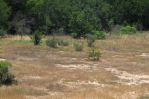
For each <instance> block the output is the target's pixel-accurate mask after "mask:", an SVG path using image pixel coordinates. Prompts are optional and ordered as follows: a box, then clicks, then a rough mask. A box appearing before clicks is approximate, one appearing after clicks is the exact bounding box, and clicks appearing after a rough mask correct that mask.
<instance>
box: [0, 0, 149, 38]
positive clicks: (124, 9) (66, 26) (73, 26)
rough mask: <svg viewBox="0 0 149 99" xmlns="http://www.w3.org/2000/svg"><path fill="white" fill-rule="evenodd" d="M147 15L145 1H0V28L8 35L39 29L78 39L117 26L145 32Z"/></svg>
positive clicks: (148, 25) (148, 2) (148, 0)
mask: <svg viewBox="0 0 149 99" xmlns="http://www.w3.org/2000/svg"><path fill="white" fill-rule="evenodd" d="M148 11H149V0H0V14H1V16H0V28H5V29H6V28H7V27H8V28H7V29H8V30H9V31H8V32H9V33H12V34H14V33H20V34H22V33H33V32H34V31H35V30H38V29H40V30H41V31H43V32H44V33H46V34H51V33H59V32H61V33H66V34H74V35H73V37H75V38H80V37H85V36H86V34H90V33H92V31H93V30H95V31H106V32H107V31H110V30H112V29H111V28H113V26H115V25H117V24H119V25H124V24H129V25H131V26H132V25H134V26H136V28H137V29H138V30H148V29H149V13H148ZM98 34H99V33H98ZM100 34H103V35H99V38H104V32H102V33H100Z"/></svg>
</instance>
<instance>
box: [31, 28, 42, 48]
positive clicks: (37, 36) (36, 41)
mask: <svg viewBox="0 0 149 99" xmlns="http://www.w3.org/2000/svg"><path fill="white" fill-rule="evenodd" d="M32 40H33V42H34V45H39V44H40V43H41V40H42V32H40V31H39V30H37V31H35V32H34V34H33V37H32Z"/></svg>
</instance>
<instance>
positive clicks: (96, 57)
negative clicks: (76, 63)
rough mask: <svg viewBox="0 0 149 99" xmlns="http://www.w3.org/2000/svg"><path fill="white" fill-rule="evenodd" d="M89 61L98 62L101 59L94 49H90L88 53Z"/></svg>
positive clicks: (98, 52)
mask: <svg viewBox="0 0 149 99" xmlns="http://www.w3.org/2000/svg"><path fill="white" fill-rule="evenodd" d="M88 57H89V60H92V61H99V59H100V57H101V52H100V51H99V50H97V49H95V48H92V49H91V50H90V51H89V55H88Z"/></svg>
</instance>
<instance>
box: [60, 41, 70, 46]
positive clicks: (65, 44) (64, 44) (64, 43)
mask: <svg viewBox="0 0 149 99" xmlns="http://www.w3.org/2000/svg"><path fill="white" fill-rule="evenodd" d="M59 45H60V46H68V45H69V42H68V41H64V40H59Z"/></svg>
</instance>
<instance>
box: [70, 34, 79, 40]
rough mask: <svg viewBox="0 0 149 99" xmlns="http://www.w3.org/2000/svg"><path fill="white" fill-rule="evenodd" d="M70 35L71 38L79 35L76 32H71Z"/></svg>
mask: <svg viewBox="0 0 149 99" xmlns="http://www.w3.org/2000/svg"><path fill="white" fill-rule="evenodd" d="M71 37H73V38H75V39H76V38H79V36H78V34H77V33H71Z"/></svg>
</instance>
